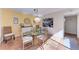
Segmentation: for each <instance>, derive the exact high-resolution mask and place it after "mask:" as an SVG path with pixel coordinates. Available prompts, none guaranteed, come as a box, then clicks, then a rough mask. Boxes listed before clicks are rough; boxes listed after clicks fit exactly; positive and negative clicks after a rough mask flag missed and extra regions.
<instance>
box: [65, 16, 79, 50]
mask: <svg viewBox="0 0 79 59" xmlns="http://www.w3.org/2000/svg"><path fill="white" fill-rule="evenodd" d="M64 44H65V46H67V47H68V48H70V49H72V50H79V45H78V42H77V15H73V16H65V22H64Z"/></svg>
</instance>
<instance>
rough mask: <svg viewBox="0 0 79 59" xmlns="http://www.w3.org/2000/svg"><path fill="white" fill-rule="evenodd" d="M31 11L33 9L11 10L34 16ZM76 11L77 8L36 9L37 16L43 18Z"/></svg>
mask: <svg viewBox="0 0 79 59" xmlns="http://www.w3.org/2000/svg"><path fill="white" fill-rule="evenodd" d="M33 9H34V8H13V10H16V11H17V12H22V13H25V14H27V13H28V14H32V15H34V11H33ZM77 9H78V8H38V14H39V15H42V16H44V15H47V14H49V13H55V12H61V11H68V12H71V11H74V10H77ZM77 11H79V10H77ZM66 13H67V12H66Z"/></svg>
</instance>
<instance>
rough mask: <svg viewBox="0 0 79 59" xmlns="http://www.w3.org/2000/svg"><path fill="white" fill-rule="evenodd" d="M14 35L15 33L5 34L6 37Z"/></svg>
mask: <svg viewBox="0 0 79 59" xmlns="http://www.w3.org/2000/svg"><path fill="white" fill-rule="evenodd" d="M11 35H14V33H9V34H5V35H4V37H7V36H11Z"/></svg>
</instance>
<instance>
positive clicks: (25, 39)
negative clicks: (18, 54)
mask: <svg viewBox="0 0 79 59" xmlns="http://www.w3.org/2000/svg"><path fill="white" fill-rule="evenodd" d="M22 39H23V43H28V42H32V37H31V36H25V37H23V38H22Z"/></svg>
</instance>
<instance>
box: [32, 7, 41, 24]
mask: <svg viewBox="0 0 79 59" xmlns="http://www.w3.org/2000/svg"><path fill="white" fill-rule="evenodd" d="M33 11H34V16H35V19H34V21H35V22H36V23H38V22H40V21H41V18H40V16H39V14H38V9H37V8H36V9H33Z"/></svg>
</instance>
